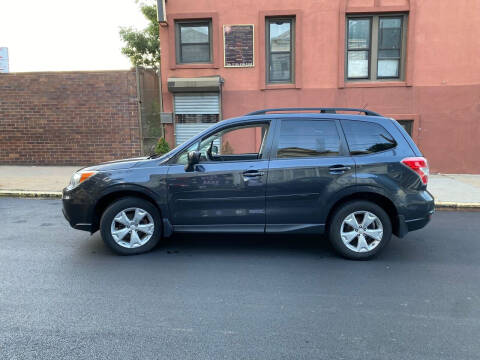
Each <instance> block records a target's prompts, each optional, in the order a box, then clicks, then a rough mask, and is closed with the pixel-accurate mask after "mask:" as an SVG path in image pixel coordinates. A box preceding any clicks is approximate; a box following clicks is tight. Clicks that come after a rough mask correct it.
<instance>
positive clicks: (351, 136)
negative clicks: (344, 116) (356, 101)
mask: <svg viewBox="0 0 480 360" xmlns="http://www.w3.org/2000/svg"><path fill="white" fill-rule="evenodd" d="M342 127H343V131H344V132H345V136H346V138H347V142H348V147H349V148H350V154H352V155H361V154H372V153H376V152H380V151H385V150H389V149H393V148H394V147H395V146H397V142H396V141H395V139H394V138H393V137H392V135H390V133H389V132H388V131H387V130H385V128H384V127H383V126H380V125H378V124H374V123H369V122H364V121H351V120H342Z"/></svg>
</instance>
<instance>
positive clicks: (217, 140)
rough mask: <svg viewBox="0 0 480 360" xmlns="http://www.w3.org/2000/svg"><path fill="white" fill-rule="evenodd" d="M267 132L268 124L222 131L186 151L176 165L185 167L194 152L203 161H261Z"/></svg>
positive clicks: (179, 157)
mask: <svg viewBox="0 0 480 360" xmlns="http://www.w3.org/2000/svg"><path fill="white" fill-rule="evenodd" d="M267 132H268V124H248V125H241V126H234V127H229V128H226V129H225V128H224V129H221V130H219V131H217V132H215V133H213V134H211V135H210V136H208V137H207V138H205V139H203V140H202V141H199V142H196V143H194V144H193V145H191V146H190V147H189V148H188V149H186V150H184V151H183V152H182V153H181V154H180V156H178V158H177V161H176V163H177V164H183V165H185V164H186V163H187V155H188V152H189V151H192V150H195V151H200V158H201V161H230V160H252V159H259V158H261V155H262V151H263V147H264V146H263V143H264V141H265V139H266V138H267ZM209 151H210V154H208V152H209Z"/></svg>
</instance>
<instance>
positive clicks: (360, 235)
mask: <svg viewBox="0 0 480 360" xmlns="http://www.w3.org/2000/svg"><path fill="white" fill-rule="evenodd" d="M340 237H341V239H342V241H343V243H344V244H345V246H346V247H347V248H348V249H350V250H352V251H354V252H357V253H361V252H368V251H371V250H373V249H375V248H376V247H377V246H378V244H380V241H382V238H383V225H382V222H381V221H380V219H379V218H378V216H376V215H375V214H373V213H371V212H369V211H355V212H353V213H351V214H350V215H348V216H347V217H346V218H345V219H344V220H343V222H342V226H341V227H340Z"/></svg>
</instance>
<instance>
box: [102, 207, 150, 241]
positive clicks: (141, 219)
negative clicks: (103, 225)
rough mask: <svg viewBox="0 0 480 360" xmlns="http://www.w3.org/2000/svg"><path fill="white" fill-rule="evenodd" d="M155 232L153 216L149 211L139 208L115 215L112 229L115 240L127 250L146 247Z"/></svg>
mask: <svg viewBox="0 0 480 360" xmlns="http://www.w3.org/2000/svg"><path fill="white" fill-rule="evenodd" d="M154 230H155V224H154V222H153V218H152V216H151V215H150V214H149V213H148V211H146V210H144V209H141V208H137V207H131V208H128V209H125V210H122V211H120V212H119V213H118V214H117V215H115V217H114V218H113V220H112V225H111V229H110V231H111V234H112V237H113V240H115V242H116V243H117V244H118V245H120V246H122V247H124V248H127V249H133V248H137V247H140V246H143V245H145V244H146V243H147V242H148V241H149V240H150V239H151V237H152V235H153V231H154Z"/></svg>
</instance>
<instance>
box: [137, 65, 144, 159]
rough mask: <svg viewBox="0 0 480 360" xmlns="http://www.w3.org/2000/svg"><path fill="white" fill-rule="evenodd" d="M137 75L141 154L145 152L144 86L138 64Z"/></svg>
mask: <svg viewBox="0 0 480 360" xmlns="http://www.w3.org/2000/svg"><path fill="white" fill-rule="evenodd" d="M135 77H136V79H137V107H138V128H139V135H140V154H142V155H144V152H143V126H142V100H143V96H142V87H141V86H140V70H139V68H138V66H135Z"/></svg>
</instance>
